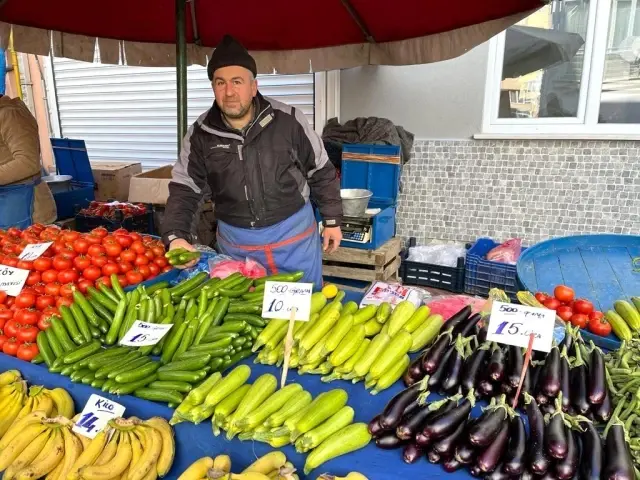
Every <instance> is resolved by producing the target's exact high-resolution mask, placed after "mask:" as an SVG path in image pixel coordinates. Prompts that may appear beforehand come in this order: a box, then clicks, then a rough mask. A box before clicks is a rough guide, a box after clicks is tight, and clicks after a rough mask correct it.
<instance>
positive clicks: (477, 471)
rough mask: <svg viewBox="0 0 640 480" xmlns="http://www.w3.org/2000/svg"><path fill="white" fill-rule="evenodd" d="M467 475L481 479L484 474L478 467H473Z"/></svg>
mask: <svg viewBox="0 0 640 480" xmlns="http://www.w3.org/2000/svg"><path fill="white" fill-rule="evenodd" d="M469 473H470V474H471V475H473V476H474V477H482V476H483V475H484V472H483V471H482V470H480V467H479V466H478V465H474V466H472V467H471V468H469Z"/></svg>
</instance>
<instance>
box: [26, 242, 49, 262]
mask: <svg viewBox="0 0 640 480" xmlns="http://www.w3.org/2000/svg"><path fill="white" fill-rule="evenodd" d="M51 245H53V242H47V243H33V244H30V245H27V246H26V247H24V250H22V253H20V255H18V258H19V259H20V260H25V261H33V260H35V259H36V258H39V257H40V256H41V255H42V254H43V253H44V252H46V251H47V248H49V247H50V246H51Z"/></svg>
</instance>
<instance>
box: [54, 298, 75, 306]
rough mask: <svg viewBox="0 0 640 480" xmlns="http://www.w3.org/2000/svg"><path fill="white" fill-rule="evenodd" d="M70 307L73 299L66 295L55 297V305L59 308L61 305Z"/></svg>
mask: <svg viewBox="0 0 640 480" xmlns="http://www.w3.org/2000/svg"><path fill="white" fill-rule="evenodd" d="M63 305H64V306H65V307H70V306H71V305H73V300H72V299H71V298H68V297H58V298H57V299H56V307H58V308H60V307H61V306H63Z"/></svg>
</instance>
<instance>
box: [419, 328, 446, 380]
mask: <svg viewBox="0 0 640 480" xmlns="http://www.w3.org/2000/svg"><path fill="white" fill-rule="evenodd" d="M452 338H453V337H452V336H451V334H450V333H441V334H440V336H439V337H438V338H437V339H436V341H435V342H434V343H433V345H431V347H430V348H429V350H427V351H426V352H425V353H424V355H423V356H422V371H423V372H424V373H425V374H426V375H431V374H432V373H433V372H435V371H436V370H437V369H438V366H439V365H440V361H441V360H442V357H443V355H444V353H445V352H446V350H447V348H448V347H449V345H451V340H452Z"/></svg>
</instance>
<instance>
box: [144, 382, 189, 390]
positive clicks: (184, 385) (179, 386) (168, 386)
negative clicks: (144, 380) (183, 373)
mask: <svg viewBox="0 0 640 480" xmlns="http://www.w3.org/2000/svg"><path fill="white" fill-rule="evenodd" d="M149 388H153V389H155V390H175V391H176V392H180V393H189V392H190V391H191V390H192V389H193V386H192V385H191V384H190V383H188V382H179V381H177V380H174V381H168V380H154V381H153V382H151V383H149Z"/></svg>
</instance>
